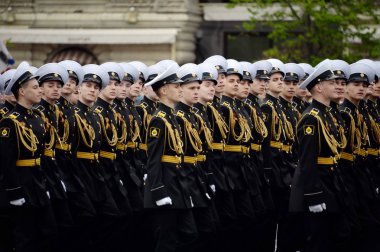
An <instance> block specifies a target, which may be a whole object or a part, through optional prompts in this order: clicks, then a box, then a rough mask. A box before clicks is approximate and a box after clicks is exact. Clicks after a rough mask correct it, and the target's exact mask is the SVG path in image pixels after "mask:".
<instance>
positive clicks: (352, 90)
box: [346, 81, 367, 102]
mask: <svg viewBox="0 0 380 252" xmlns="http://www.w3.org/2000/svg"><path fill="white" fill-rule="evenodd" d="M366 88H367V84H366V83H365V82H362V81H355V82H349V83H348V84H347V88H346V95H347V97H348V98H349V100H352V101H356V102H358V101H360V100H362V99H364V96H365V93H366Z"/></svg>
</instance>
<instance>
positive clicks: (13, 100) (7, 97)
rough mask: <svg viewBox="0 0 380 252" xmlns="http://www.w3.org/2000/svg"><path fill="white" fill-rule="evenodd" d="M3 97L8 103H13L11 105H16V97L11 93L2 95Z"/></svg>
mask: <svg viewBox="0 0 380 252" xmlns="http://www.w3.org/2000/svg"><path fill="white" fill-rule="evenodd" d="M4 99H5V100H6V101H7V102H9V103H10V104H13V105H16V103H17V100H16V97H15V96H14V95H13V94H11V95H4Z"/></svg>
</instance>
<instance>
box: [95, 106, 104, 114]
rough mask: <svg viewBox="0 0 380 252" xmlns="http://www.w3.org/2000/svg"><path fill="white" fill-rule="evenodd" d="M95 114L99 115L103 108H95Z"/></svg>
mask: <svg viewBox="0 0 380 252" xmlns="http://www.w3.org/2000/svg"><path fill="white" fill-rule="evenodd" d="M94 111H95V112H96V113H101V112H102V111H103V108H102V107H100V106H97V107H96V108H95V110H94Z"/></svg>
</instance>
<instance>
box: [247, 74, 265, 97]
mask: <svg viewBox="0 0 380 252" xmlns="http://www.w3.org/2000/svg"><path fill="white" fill-rule="evenodd" d="M267 85H268V80H265V79H257V78H255V79H254V80H253V83H252V84H251V92H252V94H254V95H256V96H257V95H262V94H264V93H265V89H266V87H267Z"/></svg>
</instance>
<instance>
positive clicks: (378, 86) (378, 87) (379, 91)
mask: <svg viewBox="0 0 380 252" xmlns="http://www.w3.org/2000/svg"><path fill="white" fill-rule="evenodd" d="M372 95H373V96H374V97H376V98H380V81H378V82H376V83H375V85H373V94H372Z"/></svg>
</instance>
